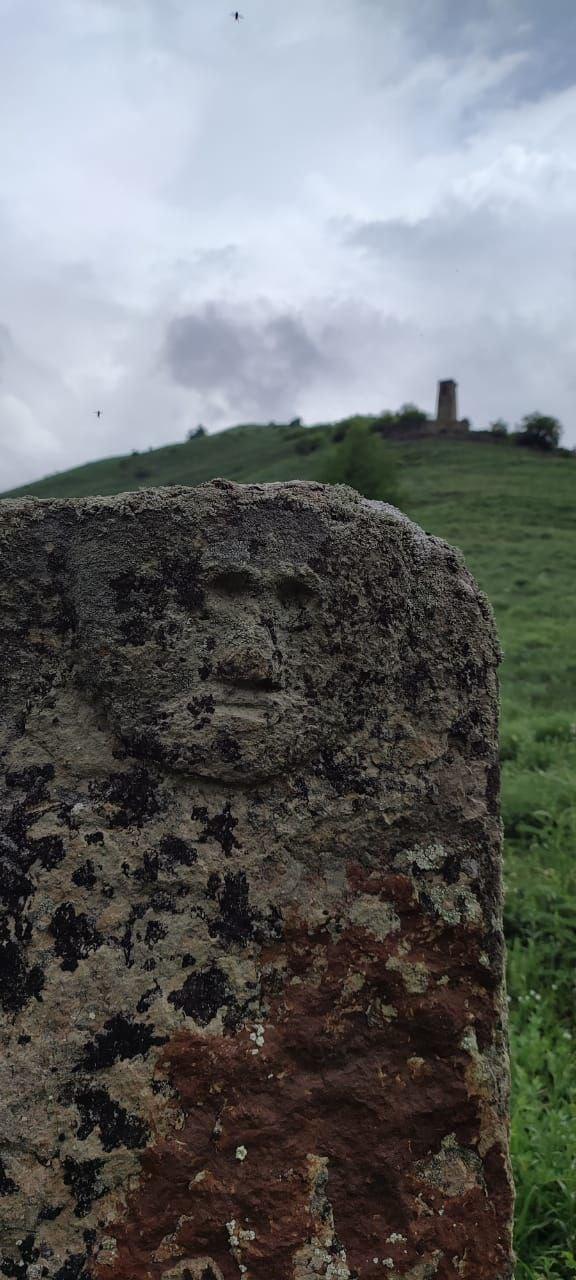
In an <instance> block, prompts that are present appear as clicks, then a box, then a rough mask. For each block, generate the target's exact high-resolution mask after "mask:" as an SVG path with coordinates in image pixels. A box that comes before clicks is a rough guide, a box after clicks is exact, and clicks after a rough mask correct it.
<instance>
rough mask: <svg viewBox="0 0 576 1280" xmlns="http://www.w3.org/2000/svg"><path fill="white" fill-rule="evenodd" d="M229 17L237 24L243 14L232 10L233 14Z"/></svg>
mask: <svg viewBox="0 0 576 1280" xmlns="http://www.w3.org/2000/svg"><path fill="white" fill-rule="evenodd" d="M230 17H231V18H233V19H234V21H235V22H239V21H240V19H241V18H243V17H244V14H243V13H239V12H238V10H237V9H234V11H233V13H231V14H230Z"/></svg>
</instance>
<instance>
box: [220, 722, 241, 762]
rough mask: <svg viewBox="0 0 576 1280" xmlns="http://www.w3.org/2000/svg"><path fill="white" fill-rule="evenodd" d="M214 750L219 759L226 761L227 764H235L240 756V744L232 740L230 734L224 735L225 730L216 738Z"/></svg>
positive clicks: (234, 739)
mask: <svg viewBox="0 0 576 1280" xmlns="http://www.w3.org/2000/svg"><path fill="white" fill-rule="evenodd" d="M216 750H217V752H218V755H219V756H220V757H221V759H222V760H227V761H228V763H229V764H236V762H237V761H238V760H240V758H241V755H242V751H241V749H240V744H239V743H238V742H237V741H236V738H233V737H232V734H230V733H226V731H225V730H222V732H221V733H219V734H218V736H217V738H216Z"/></svg>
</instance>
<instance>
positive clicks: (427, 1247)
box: [93, 873, 510, 1280]
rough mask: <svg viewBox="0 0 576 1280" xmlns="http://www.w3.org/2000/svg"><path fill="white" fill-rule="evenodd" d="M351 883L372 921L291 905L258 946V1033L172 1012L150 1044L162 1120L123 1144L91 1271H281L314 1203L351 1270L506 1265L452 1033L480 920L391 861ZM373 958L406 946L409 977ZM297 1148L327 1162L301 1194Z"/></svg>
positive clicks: (493, 1168)
mask: <svg viewBox="0 0 576 1280" xmlns="http://www.w3.org/2000/svg"><path fill="white" fill-rule="evenodd" d="M359 874H360V873H359ZM360 878H361V879H362V878H363V877H362V876H360ZM362 888H363V892H364V893H366V892H368V891H369V890H368V887H367V882H365V883H364V884H363V886H362ZM371 888H372V889H373V890H374V891H375V892H377V894H378V896H379V897H380V896H381V897H382V898H383V899H385V900H386V901H387V902H388V903H393V904H394V908H395V910H396V911H397V912H398V914H399V915H400V917H401V928H400V929H399V930H397V931H395V932H391V933H390V934H389V935H388V936H386V937H385V938H384V939H383V940H378V939H376V938H375V937H374V936H373V935H372V934H370V933H369V932H368V930H367V929H364V928H359V927H354V928H350V927H344V926H343V927H342V929H341V932H340V933H339V932H338V927H336V928H335V927H334V925H332V927H331V930H328V928H326V929H325V930H318V931H316V932H314V933H312V934H311V933H309V932H308V930H307V929H306V927H305V926H303V925H302V923H301V922H300V923H298V922H296V921H293V922H292V925H291V926H290V927H289V928H288V929H287V931H286V936H285V938H284V941H283V943H282V944H274V946H270V947H268V948H264V949H263V951H262V953H261V972H262V982H261V990H262V1009H263V1011H265V1012H263V1015H262V1021H261V1024H260V1025H261V1026H262V1027H263V1037H262V1034H261V1033H260V1032H256V1033H255V1032H254V1027H253V1026H252V1025H250V1026H247V1027H245V1028H243V1029H242V1030H241V1031H240V1032H239V1033H238V1034H236V1035H231V1034H228V1035H224V1036H215V1035H209V1034H205V1035H201V1034H199V1033H197V1032H189V1031H186V1030H183V1031H181V1032H178V1033H177V1034H176V1035H174V1037H173V1038H172V1039H171V1041H170V1043H169V1044H167V1045H166V1046H165V1049H164V1051H163V1053H162V1056H161V1058H160V1060H159V1070H160V1072H161V1073H163V1074H164V1075H165V1076H166V1077H167V1078H168V1080H169V1081H170V1083H171V1085H172V1088H173V1090H174V1091H175V1100H174V1102H173V1104H171V1105H173V1106H174V1110H175V1129H174V1136H173V1137H170V1138H169V1139H166V1138H163V1139H159V1140H158V1141H157V1143H156V1145H153V1146H152V1147H151V1148H150V1149H149V1150H147V1151H146V1153H145V1154H144V1155H143V1157H142V1176H141V1181H140V1186H139V1187H138V1189H137V1190H136V1191H135V1192H134V1193H132V1194H129V1195H128V1197H127V1207H126V1212H125V1215H124V1217H123V1219H122V1220H121V1221H120V1222H118V1223H116V1224H114V1225H113V1226H110V1227H108V1228H107V1234H108V1235H112V1236H114V1237H115V1239H116V1242H117V1252H116V1254H115V1256H114V1260H113V1261H111V1262H110V1263H108V1264H107V1265H100V1266H99V1265H97V1264H96V1265H95V1266H94V1267H93V1274H94V1276H95V1277H96V1278H97V1280H144V1278H146V1280H156V1278H157V1280H160V1277H162V1276H163V1275H166V1276H168V1274H169V1273H170V1272H171V1270H173V1269H174V1267H176V1266H177V1265H178V1263H179V1262H182V1263H185V1261H186V1260H189V1261H190V1264H191V1267H194V1269H193V1270H192V1269H190V1276H191V1277H194V1280H195V1277H196V1275H200V1276H202V1277H203V1278H204V1280H218V1275H219V1274H220V1275H221V1276H222V1277H224V1280H238V1277H239V1276H241V1275H242V1276H244V1277H245V1280H294V1276H295V1270H294V1267H295V1261H294V1260H295V1255H296V1253H297V1251H299V1250H301V1249H302V1248H303V1246H305V1245H306V1244H313V1243H314V1240H315V1239H316V1240H318V1239H319V1227H320V1225H321V1223H320V1218H323V1219H324V1220H325V1222H326V1221H327V1220H328V1218H330V1221H332V1220H333V1231H332V1232H330V1231H328V1237H329V1239H330V1245H329V1248H328V1255H329V1254H330V1253H331V1254H332V1255H333V1257H334V1260H335V1262H336V1261H337V1260H338V1266H341V1265H342V1263H341V1262H340V1261H339V1259H341V1258H342V1250H345V1258H346V1267H347V1268H348V1275H349V1276H350V1277H351V1278H352V1280H353V1278H354V1277H357V1280H376V1277H382V1275H383V1274H384V1275H385V1274H392V1275H394V1274H397V1275H399V1276H402V1275H408V1274H409V1273H410V1272H411V1271H412V1270H413V1269H414V1268H418V1267H419V1266H422V1264H423V1263H424V1262H425V1261H427V1260H428V1259H435V1261H433V1262H432V1263H431V1268H430V1271H429V1275H430V1276H431V1277H432V1276H435V1277H437V1280H457V1278H458V1280H461V1278H462V1277H468V1278H469V1280H472V1278H473V1280H500V1278H501V1277H502V1276H505V1275H507V1274H508V1272H507V1259H508V1251H509V1238H508V1230H509V1229H508V1223H509V1219H510V1192H509V1186H508V1180H507V1171H506V1165H505V1158H504V1155H503V1153H502V1151H501V1149H500V1148H499V1146H497V1145H494V1146H493V1148H492V1149H491V1150H490V1151H489V1152H488V1154H487V1155H486V1156H485V1157H484V1159H483V1160H480V1157H479V1156H478V1154H477V1151H476V1148H477V1146H478V1142H479V1137H480V1127H481V1107H480V1101H479V1099H477V1098H476V1097H475V1096H474V1095H473V1094H471V1092H470V1089H469V1087H468V1086H467V1083H466V1069H467V1066H468V1064H469V1057H468V1055H467V1053H466V1052H465V1051H464V1050H462V1049H461V1048H460V1047H459V1042H460V1040H461V1037H462V1035H463V1034H464V1033H465V1032H466V1031H468V1030H470V1029H471V1028H473V1029H474V1030H475V1033H476V1037H477V1041H478V1044H479V1045H480V1047H482V1046H483V1045H488V1044H489V1043H490V1035H491V1027H492V1026H493V1025H494V1011H493V996H492V992H491V990H490V989H489V987H490V985H491V984H490V983H489V975H487V973H486V970H485V969H484V968H483V966H482V964H481V963H480V959H479V957H480V952H481V938H480V934H479V933H478V931H477V930H476V929H475V927H474V926H466V927H463V926H458V927H456V926H449V925H446V924H445V923H443V922H442V921H438V920H435V919H434V918H433V917H427V916H424V915H423V913H422V910H421V908H420V907H419V906H418V904H417V902H415V900H414V895H413V889H412V884H411V881H410V880H409V878H408V877H404V876H393V877H378V881H377V884H376V882H375V880H374V878H372V880H371ZM391 957H397V958H398V959H399V960H400V961H401V962H402V963H406V962H408V963H416V962H420V963H423V964H424V963H425V965H426V968H427V971H428V974H429V986H428V989H427V990H426V991H424V992H422V993H418V994H410V992H409V991H407V990H406V986H405V984H404V982H403V979H402V972H401V968H394V969H392V970H391V969H387V968H386V963H387V961H389V960H390V958H391ZM440 976H441V977H442V979H443V982H442V984H440V985H439V984H438V978H439V977H440ZM446 979H448V981H447V982H446ZM255 1034H256V1039H254V1035H255ZM251 1036H252V1038H251ZM262 1038H263V1040H264V1043H263V1044H261V1043H260V1044H258V1040H261V1039H262ZM177 1113H180V1118H179V1119H178V1120H176V1115H177ZM176 1126H179V1127H176ZM311 1158H317V1159H318V1160H319V1161H323V1162H324V1167H325V1169H326V1172H327V1180H326V1184H325V1195H324V1200H322V1197H320V1198H319V1199H318V1202H317V1204H316V1206H314V1202H313V1197H312V1198H311V1194H310V1160H311ZM324 1238H326V1233H324ZM328 1255H327V1261H326V1263H325V1264H324V1269H321V1268H320V1269H319V1271H318V1274H319V1275H320V1276H324V1275H326V1274H329V1275H330V1274H332V1275H339V1274H340V1275H342V1274H344V1275H345V1274H346V1272H342V1271H340V1272H339V1271H336V1270H332V1271H330V1270H328V1271H327V1270H326V1268H327V1266H328V1262H329V1258H328ZM376 1258H378V1262H375V1261H374V1259H376ZM199 1259H206V1260H208V1261H207V1262H206V1266H205V1267H204V1268H203V1269H202V1268H201V1269H200V1270H198V1271H197V1270H196V1267H195V1263H196V1261H197V1260H199ZM384 1259H387V1260H389V1261H387V1262H386V1263H385V1265H384V1266H383V1260H384ZM390 1264H392V1266H391V1265H390ZM242 1268H244V1270H242ZM186 1270H187V1268H186V1267H185V1266H184V1269H183V1271H182V1275H185V1274H186ZM211 1270H212V1275H211V1274H210V1271H211ZM300 1274H303V1273H300ZM418 1274H420V1272H418ZM422 1274H425V1272H424V1271H423V1272H422Z"/></svg>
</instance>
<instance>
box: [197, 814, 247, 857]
mask: <svg viewBox="0 0 576 1280" xmlns="http://www.w3.org/2000/svg"><path fill="white" fill-rule="evenodd" d="M192 817H193V818H194V819H195V820H196V821H198V822H202V823H203V824H204V830H203V832H202V835H201V836H200V843H201V844H206V842H207V841H209V840H216V841H217V843H218V844H219V845H220V846H221V848H222V850H223V852H224V853H225V854H226V857H227V858H229V857H230V855H231V853H232V850H233V849H239V848H240V845H239V843H238V841H237V839H236V837H235V835H234V829H235V827H237V826H238V822H237V820H236V818H233V817H232V810H231V805H230V801H228V803H227V804H225V805H224V808H223V810H222V812H221V813H217V814H215V815H214V817H213V818H209V817H208V811H207V809H197V808H195V809H193V810H192Z"/></svg>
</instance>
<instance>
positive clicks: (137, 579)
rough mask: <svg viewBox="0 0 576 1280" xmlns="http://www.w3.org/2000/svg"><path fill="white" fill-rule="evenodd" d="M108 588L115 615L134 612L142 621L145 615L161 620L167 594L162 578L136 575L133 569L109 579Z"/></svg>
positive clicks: (156, 575) (166, 601)
mask: <svg viewBox="0 0 576 1280" xmlns="http://www.w3.org/2000/svg"><path fill="white" fill-rule="evenodd" d="M109 586H110V594H111V596H112V598H113V600H114V607H115V611H116V613H125V614H126V613H130V612H132V613H134V611H136V612H137V613H139V614H140V616H141V618H142V621H144V619H145V618H146V615H148V617H149V618H156V619H159V618H161V617H162V615H163V613H164V610H165V608H166V605H167V604H168V599H169V596H168V592H167V590H166V587H165V585H164V580H163V576H162V575H159V574H154V575H150V574H144V573H136V571H135V570H134V569H128V570H127V571H126V572H124V573H117V574H115V575H114V577H112V578H110V583H109Z"/></svg>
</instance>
